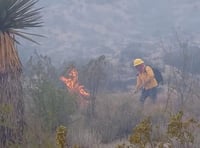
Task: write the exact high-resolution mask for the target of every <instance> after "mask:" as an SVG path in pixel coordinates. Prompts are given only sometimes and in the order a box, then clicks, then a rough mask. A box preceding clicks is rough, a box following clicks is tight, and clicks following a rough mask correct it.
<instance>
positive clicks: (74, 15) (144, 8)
mask: <svg viewBox="0 0 200 148" xmlns="http://www.w3.org/2000/svg"><path fill="white" fill-rule="evenodd" d="M39 5H40V6H41V7H44V9H43V13H42V14H43V20H44V27H43V28H41V29H36V30H34V32H38V33H40V34H43V35H45V36H46V38H42V39H38V38H36V40H39V42H40V44H41V45H39V46H38V45H33V46H30V45H29V43H26V45H25V46H23V47H20V49H22V50H20V53H21V56H23V55H30V53H31V52H33V51H34V49H36V50H38V51H39V52H41V53H42V54H47V55H49V56H51V57H52V58H53V60H54V61H55V62H57V63H59V62H60V61H63V60H80V59H82V60H84V59H88V58H91V57H97V56H100V55H102V54H104V55H108V56H110V57H111V58H117V57H118V56H119V54H120V51H121V50H125V49H126V48H127V47H128V46H130V45H131V44H133V43H138V42H139V43H141V45H142V46H141V48H144V47H143V45H144V44H146V43H151V44H156V43H157V42H159V41H160V39H163V38H165V39H166V38H170V36H171V35H172V33H173V32H174V30H176V31H180V32H183V33H184V34H185V35H187V36H192V37H193V38H194V40H195V39H198V34H199V32H200V29H199V25H200V21H199V19H198V18H199V14H200V1H198V0H165V1H160V0H152V1H146V0H123V1H121V0H67V1H65V0H59V1H53V0H48V1H40V3H39ZM145 46H146V45H145ZM24 48H25V49H27V48H28V49H31V50H29V51H25V50H23V49H24ZM141 48H138V50H140V49H141ZM145 48H146V47H145ZM147 48H148V47H147ZM155 48H156V46H155ZM146 50H148V49H146ZM26 57H27V56H26Z"/></svg>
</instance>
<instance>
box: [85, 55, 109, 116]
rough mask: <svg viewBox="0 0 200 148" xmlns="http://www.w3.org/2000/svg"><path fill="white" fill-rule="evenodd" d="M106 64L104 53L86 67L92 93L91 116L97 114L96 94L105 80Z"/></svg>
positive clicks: (86, 76) (88, 83)
mask: <svg viewBox="0 0 200 148" xmlns="http://www.w3.org/2000/svg"><path fill="white" fill-rule="evenodd" d="M106 65H107V61H106V57H105V56H104V55H102V56H100V57H98V58H97V59H95V60H91V61H90V62H89V63H88V64H87V66H86V69H85V73H84V79H86V80H87V82H86V85H87V86H88V89H89V91H90V95H91V105H90V107H89V116H90V117H93V116H94V115H95V104H96V95H97V93H98V91H99V89H100V86H101V85H102V82H103V80H105V78H106Z"/></svg>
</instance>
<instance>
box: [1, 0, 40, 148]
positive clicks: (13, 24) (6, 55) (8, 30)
mask: <svg viewBox="0 0 200 148" xmlns="http://www.w3.org/2000/svg"><path fill="white" fill-rule="evenodd" d="M37 2H38V0H0V147H9V145H18V144H20V143H21V142H22V141H23V132H24V125H25V120H24V101H23V95H22V83H21V80H20V79H21V74H22V64H21V61H20V58H19V56H18V53H17V46H16V45H17V43H19V40H18V38H17V36H18V37H22V38H25V39H27V40H30V41H33V42H35V41H34V40H32V39H31V38H30V36H29V35H35V34H30V33H26V32H22V31H23V30H25V29H28V28H31V27H40V26H41V25H42V22H41V16H40V10H41V8H38V9H36V8H34V6H35V4H36V3H37Z"/></svg>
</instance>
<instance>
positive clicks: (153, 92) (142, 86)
mask: <svg viewBox="0 0 200 148" xmlns="http://www.w3.org/2000/svg"><path fill="white" fill-rule="evenodd" d="M133 66H134V67H135V68H136V70H137V83H136V87H135V90H134V93H137V92H138V91H139V90H141V96H140V101H141V102H142V103H143V104H144V102H145V100H146V98H147V97H150V98H151V99H152V101H153V103H155V101H156V98H157V86H158V83H157V81H156V79H155V77H154V72H153V70H152V68H151V67H150V66H146V65H145V63H144V61H143V60H142V59H140V58H137V59H134V60H133Z"/></svg>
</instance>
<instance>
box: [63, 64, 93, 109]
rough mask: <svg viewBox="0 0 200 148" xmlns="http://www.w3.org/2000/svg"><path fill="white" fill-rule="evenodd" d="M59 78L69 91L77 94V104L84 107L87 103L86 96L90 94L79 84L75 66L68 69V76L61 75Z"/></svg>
mask: <svg viewBox="0 0 200 148" xmlns="http://www.w3.org/2000/svg"><path fill="white" fill-rule="evenodd" d="M60 80H61V81H62V82H64V83H65V85H66V86H67V89H68V90H69V91H70V92H72V93H75V94H78V95H79V100H78V104H79V106H80V107H85V106H87V105H88V104H89V100H88V99H87V98H88V97H89V96H90V93H89V92H87V91H86V90H85V88H84V86H83V85H80V84H79V82H78V71H77V70H76V69H75V68H72V69H71V70H70V71H69V73H68V77H64V76H61V77H60Z"/></svg>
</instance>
